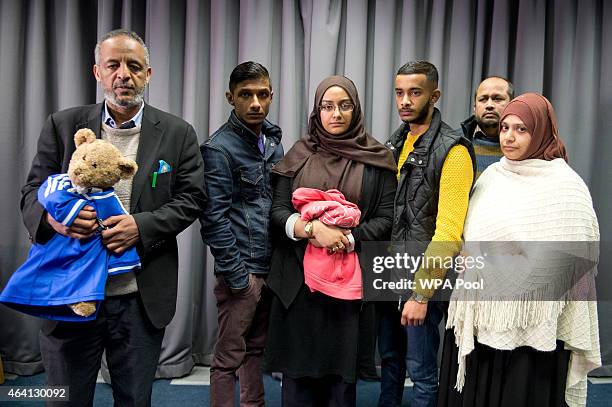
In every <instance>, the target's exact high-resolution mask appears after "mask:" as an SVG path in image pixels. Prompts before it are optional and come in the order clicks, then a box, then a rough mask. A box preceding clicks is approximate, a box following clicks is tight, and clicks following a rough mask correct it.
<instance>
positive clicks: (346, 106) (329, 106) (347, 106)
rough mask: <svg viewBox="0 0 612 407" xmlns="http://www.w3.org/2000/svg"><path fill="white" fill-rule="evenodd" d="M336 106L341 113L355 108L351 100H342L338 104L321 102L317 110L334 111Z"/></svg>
mask: <svg viewBox="0 0 612 407" xmlns="http://www.w3.org/2000/svg"><path fill="white" fill-rule="evenodd" d="M336 108H338V109H340V111H341V112H342V113H348V112H352V111H353V109H355V105H354V104H352V103H351V102H342V103H340V104H339V105H334V104H333V103H323V104H321V105H320V106H319V110H320V111H322V112H325V113H333V112H335V111H336Z"/></svg>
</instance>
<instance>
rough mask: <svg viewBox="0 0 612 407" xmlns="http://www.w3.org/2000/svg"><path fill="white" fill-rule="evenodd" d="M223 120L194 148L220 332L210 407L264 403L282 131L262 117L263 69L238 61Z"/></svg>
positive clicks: (265, 105)
mask: <svg viewBox="0 0 612 407" xmlns="http://www.w3.org/2000/svg"><path fill="white" fill-rule="evenodd" d="M226 98H227V101H228V102H229V104H230V105H232V106H234V110H233V111H232V113H231V115H230V117H229V119H228V121H227V122H226V123H225V124H224V125H223V126H221V128H219V129H218V130H217V131H216V132H215V133H214V134H213V135H212V136H210V138H209V139H208V141H207V142H206V143H204V144H203V145H202V146H201V148H200V150H201V152H202V157H203V158H204V160H205V162H206V164H205V180H206V182H205V184H206V190H207V192H208V196H209V200H208V202H207V203H206V206H205V209H204V212H203V214H202V217H201V218H200V222H201V224H202V238H203V240H204V242H205V243H206V244H207V245H208V246H209V247H210V251H211V252H212V254H213V256H214V258H215V276H216V278H217V282H216V285H215V288H214V293H215V297H216V299H217V309H218V322H219V331H218V338H217V344H216V346H215V353H214V357H213V361H212V364H211V369H210V390H211V391H210V393H211V394H210V399H211V405H212V406H213V407H214V406H233V405H234V391H235V385H236V376H238V379H239V381H240V404H241V405H264V387H263V378H262V374H261V357H262V354H263V349H264V344H265V339H266V333H267V330H268V314H269V308H270V295H269V293H268V292H267V288H266V287H265V286H264V279H265V277H266V275H267V273H268V271H269V268H270V257H271V251H272V245H271V239H270V235H269V227H268V226H269V216H270V207H271V206H272V190H271V187H270V169H271V168H272V166H273V165H274V164H275V163H277V162H278V161H279V160H280V159H281V158H282V157H283V147H282V145H281V142H280V141H281V129H280V128H279V127H278V126H276V125H273V124H272V123H270V122H269V121H267V120H266V116H267V115H268V110H269V108H270V104H271V102H272V86H271V84H270V77H269V74H268V71H267V70H266V68H265V67H264V66H262V65H261V64H259V63H256V62H251V61H249V62H244V63H242V64H240V65H238V66H236V68H234V70H233V71H232V73H231V75H230V81H229V91H228V92H226Z"/></svg>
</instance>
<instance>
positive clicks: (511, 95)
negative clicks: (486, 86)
mask: <svg viewBox="0 0 612 407" xmlns="http://www.w3.org/2000/svg"><path fill="white" fill-rule="evenodd" d="M491 78H497V79H501V80H502V81H505V82H506V83H507V84H508V98H509V99H510V100H512V99H514V85H513V84H512V82H510V81H509V80H508V79H507V78H504V77H503V76H497V75H493V76H487V77H486V78H484V79H483V80H482V81H481V82H480V83H482V82H484V81H486V80H487V79H491ZM478 87H480V84H478ZM477 94H478V88H476V93H474V100H476V97H477Z"/></svg>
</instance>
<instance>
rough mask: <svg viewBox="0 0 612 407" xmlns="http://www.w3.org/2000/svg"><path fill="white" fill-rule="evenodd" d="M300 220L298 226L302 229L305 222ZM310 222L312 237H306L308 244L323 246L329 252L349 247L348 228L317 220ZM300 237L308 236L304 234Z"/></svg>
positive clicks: (349, 232)
mask: <svg viewBox="0 0 612 407" xmlns="http://www.w3.org/2000/svg"><path fill="white" fill-rule="evenodd" d="M300 222H301V225H300V227H301V229H302V231H303V229H304V225H305V222H304V221H301V220H300ZM312 222H313V224H312V237H311V238H309V239H308V241H309V242H310V244H312V245H313V246H315V247H325V248H327V250H328V251H329V252H331V253H335V252H337V251H338V250H346V248H347V247H349V245H350V242H349V240H348V237H347V236H348V235H350V234H351V230H350V229H343V228H340V227H337V226H330V225H326V224H324V223H322V222H321V221H319V220H313V221H312ZM301 237H308V236H305V235H304V236H301Z"/></svg>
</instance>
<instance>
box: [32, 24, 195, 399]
mask: <svg viewBox="0 0 612 407" xmlns="http://www.w3.org/2000/svg"><path fill="white" fill-rule="evenodd" d="M95 55H96V64H95V65H94V68H93V70H94V75H95V77H96V79H97V81H98V82H100V83H101V84H102V87H103V90H104V96H105V102H104V103H99V104H96V105H88V106H81V107H75V108H71V109H67V110H64V111H61V112H57V113H54V114H51V115H50V116H49V117H48V119H47V121H46V123H45V126H44V127H43V129H42V132H41V135H40V139H39V141H38V151H37V154H36V156H35V158H34V161H33V163H32V168H31V170H30V173H29V175H28V180H27V183H26V185H25V186H24V187H23V189H22V198H21V209H22V213H23V219H24V223H25V225H26V227H27V229H28V231H29V233H30V238H31V240H32V241H33V242H37V243H44V242H46V241H48V240H49V239H50V238H52V237H53V235H54V234H55V233H60V234H63V235H67V236H71V237H75V238H78V239H85V238H87V237H89V236H91V235H92V234H94V233H96V230H97V227H98V224H97V220H96V213H95V212H94V209H93V208H92V207H90V206H86V207H85V208H84V209H83V210H82V211H81V212H80V213H79V215H78V217H77V220H76V221H75V222H74V223H73V224H72V225H71V226H70V227H66V226H64V225H62V224H61V223H59V222H57V221H56V220H55V219H53V218H52V217H51V216H50V215H49V214H48V213H46V211H45V210H44V208H43V207H42V206H41V205H40V204H39V203H38V201H37V191H38V188H39V186H40V185H41V184H42V183H43V182H44V181H45V179H46V178H47V177H48V176H49V175H51V174H56V173H65V172H67V169H68V163H69V162H70V157H71V155H72V153H73V152H74V150H75V145H74V141H73V136H74V133H75V132H76V131H77V130H78V129H80V128H90V129H92V130H93V131H94V132H95V133H96V134H97V136H98V137H101V138H104V139H107V140H109V141H110V142H111V143H113V144H115V145H116V146H117V147H118V148H119V149H120V150H122V152H123V154H124V155H126V156H133V158H135V160H136V162H137V163H138V167H139V168H138V172H137V173H136V175H135V177H134V179H133V180H129V181H128V183H126V184H123V185H120V184H118V185H117V186H116V191H117V194H118V196H119V198H120V200H121V201H122V203H123V204H124V206H125V207H126V209H127V208H129V213H130V214H129V215H121V216H113V217H110V218H108V219H106V220H104V225H105V226H107V227H109V229H107V230H104V231H102V232H101V233H102V240H103V242H104V244H105V245H106V247H107V248H108V249H109V250H111V251H114V252H116V253H121V252H122V251H124V250H125V249H127V248H128V247H131V246H133V245H136V247H137V250H138V253H139V255H140V257H141V263H142V269H141V270H139V271H137V272H136V273H132V272H130V273H125V274H122V275H120V276H113V277H111V278H109V279H108V281H107V287H106V299H105V301H104V302H103V303H102V305H101V306H100V309H99V311H98V314H97V318H96V320H95V321H92V322H86V323H69V322H59V323H52V322H50V321H47V322H46V323H45V324H44V325H43V329H42V332H41V335H40V345H41V353H42V356H43V363H44V366H45V370H46V372H47V384H48V385H55V386H59V385H62V386H69V387H70V389H69V392H70V405H75V406H86V405H92V403H93V394H94V389H95V382H96V377H97V372H98V369H99V367H100V360H101V357H102V352H103V350H106V357H107V361H108V366H109V371H110V375H111V381H112V386H113V396H114V398H115V403H116V404H118V405H121V406H128V405H129V406H132V405H133V406H142V405H150V403H151V387H152V382H153V378H154V376H155V370H156V366H157V361H158V359H159V354H160V351H161V343H162V339H163V335H164V328H165V326H166V325H167V324H168V323H169V322H170V320H171V319H172V317H173V315H174V312H175V309H176V290H177V275H178V251H177V243H176V235H177V234H178V233H180V232H181V231H182V230H184V229H185V228H186V227H188V226H189V225H190V224H191V223H192V222H193V221H194V220H195V219H196V218H197V217H198V215H199V213H200V211H201V207H202V206H203V204H204V201H205V199H206V195H205V194H206V193H205V190H204V169H203V162H202V157H201V155H200V152H199V148H198V141H197V137H196V134H195V131H194V129H193V127H192V126H191V125H189V124H188V123H186V122H185V121H184V120H182V119H180V118H178V117H176V116H173V115H170V114H168V113H165V112H162V111H160V110H158V109H155V108H153V107H151V106H149V105H147V104H145V103H144V102H143V94H144V89H145V88H146V85H147V84H148V81H149V79H150V77H151V68H150V66H149V53H148V50H147V48H146V45H145V44H144V42H143V41H142V39H141V38H140V37H139V36H138V35H137V34H135V33H133V32H130V31H125V30H116V31H111V32H110V33H108V34H106V35H105V36H104V37H102V39H101V40H100V42H99V43H98V44H97V45H96V51H95ZM162 160H163V161H162ZM162 164H164V165H163V168H162ZM165 164H167V166H166V165H165ZM154 173H156V174H154ZM62 405H66V404H62Z"/></svg>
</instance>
